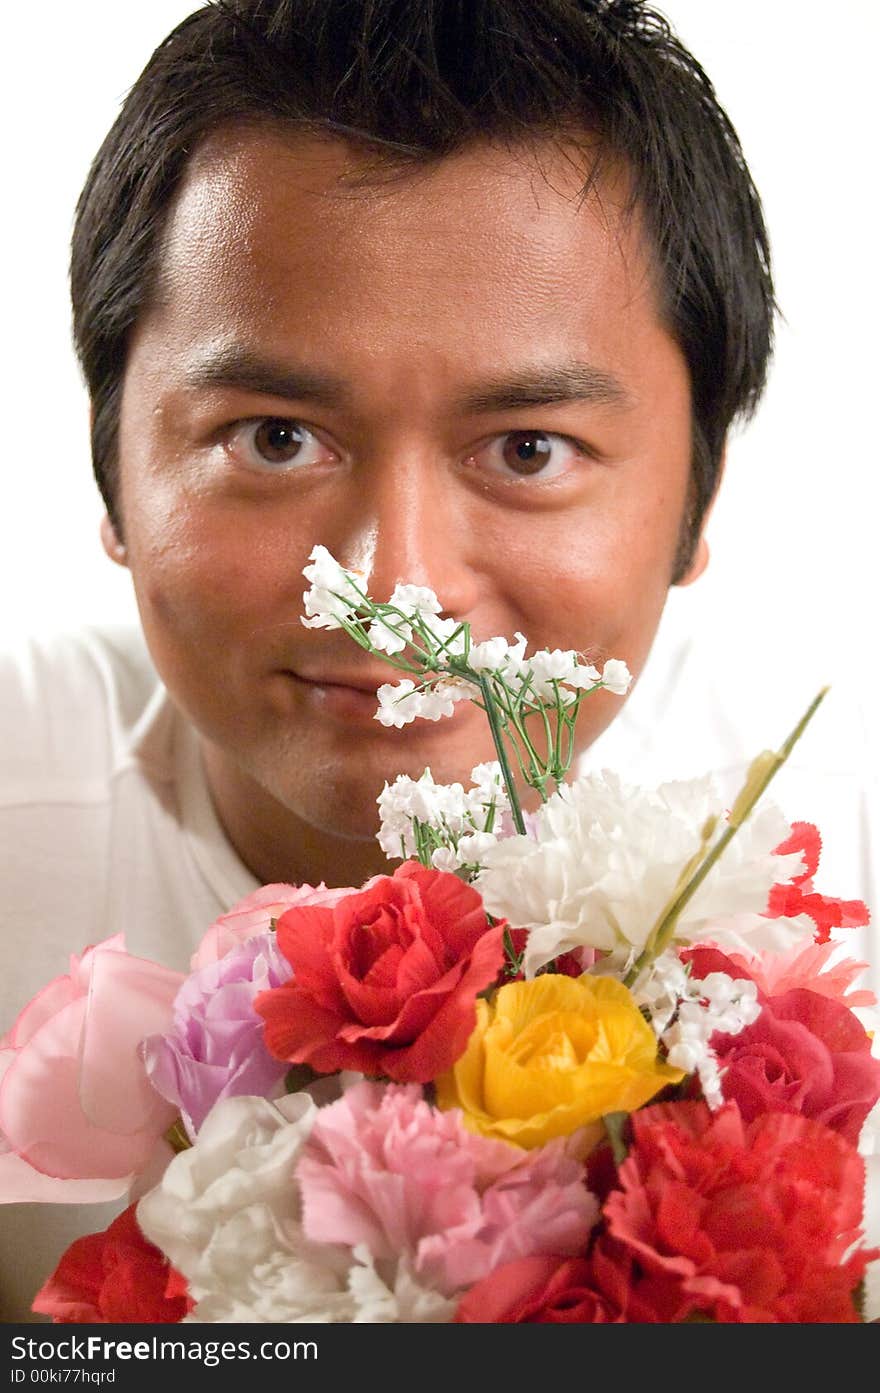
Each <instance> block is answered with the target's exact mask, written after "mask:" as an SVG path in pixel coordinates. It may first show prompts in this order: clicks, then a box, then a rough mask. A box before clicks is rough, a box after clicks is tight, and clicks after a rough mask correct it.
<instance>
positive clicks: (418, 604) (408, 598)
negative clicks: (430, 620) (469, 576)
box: [388, 584, 443, 618]
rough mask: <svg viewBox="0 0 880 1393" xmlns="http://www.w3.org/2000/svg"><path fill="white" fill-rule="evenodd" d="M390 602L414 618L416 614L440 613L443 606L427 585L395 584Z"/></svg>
mask: <svg viewBox="0 0 880 1393" xmlns="http://www.w3.org/2000/svg"><path fill="white" fill-rule="evenodd" d="M388 603H389V605H393V606H394V608H395V609H399V610H402V611H403V613H404V614H407V615H409V616H410V617H412V618H415V616H416V615H422V616H427V615H430V614H439V613H440V612H441V610H442V608H443V607H442V605H441V604H440V601H439V600H438V599H437V596H436V595H435V594H434V592H433V590H430V589H429V588H428V586H427V585H403V584H398V585H395V587H394V592H393V594H392V596H391V599H390V600H389V601H388Z"/></svg>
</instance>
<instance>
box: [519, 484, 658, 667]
mask: <svg viewBox="0 0 880 1393" xmlns="http://www.w3.org/2000/svg"><path fill="white" fill-rule="evenodd" d="M683 508H684V488H679V487H678V486H677V485H676V486H673V485H670V486H669V487H668V488H667V489H658V488H642V489H640V488H638V487H635V486H634V485H633V483H632V481H626V480H624V479H622V478H621V480H620V482H619V484H615V486H614V487H613V488H610V489H609V490H608V491H607V493H606V494H605V495H604V496H602V497H601V498H596V499H594V500H593V501H592V503H591V504H590V505H587V506H585V507H583V508H578V509H574V510H573V511H572V512H570V513H566V514H558V515H555V516H553V517H546V518H543V519H536V520H535V521H536V524H537V525H535V526H533V527H530V528H527V529H524V531H523V533H522V535H520V536H519V537H518V538H513V539H508V543H507V546H506V548H505V550H504V551H503V552H502V553H501V554H502V555H503V556H504V568H505V570H506V572H507V574H508V577H509V583H510V585H511V587H512V588H513V592H514V593H515V594H516V596H517V598H518V608H519V610H520V612H521V614H522V617H523V625H522V627H523V628H524V629H525V632H526V633H527V634H528V635H529V637H530V639H531V638H532V636H533V635H534V639H535V641H536V643H537V644H538V646H548V647H556V646H558V647H573V648H578V649H586V650H589V649H590V648H591V647H596V648H598V649H600V650H602V651H603V652H604V654H605V655H606V656H614V657H620V658H624V659H626V661H627V662H628V663H630V665H633V664H636V663H638V662H640V661H641V660H642V659H643V658H644V656H645V654H646V653H647V648H648V646H649V645H650V642H651V639H652V638H653V634H654V630H655V628H656V625H657V622H658V620H659V616H660V613H661V611H662V608H663V605H664V603H665V600H666V595H667V592H668V588H669V584H670V582H671V579H672V571H673V565H674V558H675V554H676V550H677V544H678V534H679V525H680V518H681V513H682V510H683ZM618 650H619V651H618Z"/></svg>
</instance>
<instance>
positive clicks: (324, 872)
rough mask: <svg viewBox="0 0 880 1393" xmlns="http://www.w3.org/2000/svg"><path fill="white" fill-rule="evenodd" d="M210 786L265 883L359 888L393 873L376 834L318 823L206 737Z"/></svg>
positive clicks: (231, 833)
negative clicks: (345, 832) (338, 829)
mask: <svg viewBox="0 0 880 1393" xmlns="http://www.w3.org/2000/svg"><path fill="white" fill-rule="evenodd" d="M202 753H203V760H204V767H205V774H206V778H207V782H208V789H209V791H210V794H211V799H212V802H213V804H214V809H215V811H216V813H217V817H218V819H219V821H220V824H221V826H222V828H223V830H224V832H225V833H226V836H227V837H228V839H229V841H230V842H231V844H232V846H233V848H234V849H235V851H236V853H237V854H238V856H239V857H240V859H241V860H242V861H243V862H244V864H245V865H246V866H247V868H248V870H249V871H250V872H251V873H252V875H254V876H256V878H257V880H259V882H260V884H261V885H273V884H279V883H283V884H288V885H320V884H321V883H322V882H323V884H325V885H326V886H328V887H330V888H335V887H338V886H352V887H355V888H357V887H358V886H360V885H362V884H363V882H364V881H365V880H367V879H368V878H369V877H370V876H373V875H391V874H392V872H393V870H394V867H395V865H397V864H398V863H397V862H394V861H389V860H388V858H387V857H386V856H385V853H384V852H383V851H382V848H381V847H380V846H379V844H378V842H377V841H376V840H375V837H374V836H364V837H350V836H342V835H339V834H338V833H334V832H329V831H325V830H323V829H321V828H316V827H314V826H313V825H311V824H310V823H309V822H306V821H305V820H304V819H303V818H301V817H298V816H297V815H296V813H294V812H292V811H291V810H290V809H289V808H288V807H286V806H285V805H284V804H282V803H280V802H279V801H278V800H277V799H276V798H274V797H273V796H272V795H271V794H270V793H269V792H268V791H267V790H266V789H265V788H264V787H263V786H262V785H261V784H260V783H258V782H257V780H256V779H253V778H252V777H251V776H250V775H249V774H247V773H246V772H244V771H243V770H242V769H240V768H239V767H238V766H232V765H230V764H229V763H228V762H227V761H226V760H225V759H224V757H223V756H222V755H221V754H220V752H219V751H218V750H217V748H216V746H214V745H211V744H210V743H209V742H207V741H205V742H203V745H202Z"/></svg>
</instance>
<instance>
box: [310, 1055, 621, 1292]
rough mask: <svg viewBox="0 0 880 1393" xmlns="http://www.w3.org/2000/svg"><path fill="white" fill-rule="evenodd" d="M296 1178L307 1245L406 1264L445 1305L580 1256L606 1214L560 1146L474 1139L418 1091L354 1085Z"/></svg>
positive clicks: (321, 1122)
mask: <svg viewBox="0 0 880 1393" xmlns="http://www.w3.org/2000/svg"><path fill="white" fill-rule="evenodd" d="M297 1178H298V1180H299V1183H300V1187H301V1191H302V1197H303V1228H304V1231H305V1233H306V1236H307V1237H308V1238H310V1239H313V1240H314V1241H315V1242H318V1243H335V1244H343V1245H345V1246H347V1247H350V1248H354V1247H355V1246H356V1245H357V1244H365V1245H366V1247H367V1249H368V1251H369V1252H370V1253H371V1254H372V1256H373V1257H374V1258H375V1259H377V1260H382V1259H386V1260H388V1259H391V1260H394V1259H402V1260H403V1261H404V1262H405V1263H406V1265H407V1266H408V1267H409V1269H410V1271H411V1272H412V1274H413V1275H414V1277H415V1278H416V1280H417V1281H418V1282H420V1283H421V1284H422V1285H424V1286H427V1287H429V1288H430V1289H431V1290H434V1291H438V1292H440V1293H441V1294H443V1295H444V1296H451V1295H453V1294H454V1293H456V1292H459V1291H461V1290H462V1289H463V1288H464V1287H467V1286H470V1285H472V1284H473V1283H474V1282H478V1281H480V1280H481V1278H483V1277H485V1276H487V1274H488V1273H489V1272H491V1271H492V1270H493V1269H494V1268H495V1267H497V1266H499V1264H501V1263H506V1262H509V1261H511V1260H512V1259H514V1258H519V1257H524V1256H528V1255H529V1254H532V1253H552V1254H557V1255H560V1256H569V1255H573V1254H577V1253H580V1252H582V1251H583V1249H584V1247H585V1244H586V1239H587V1235H588V1234H589V1232H590V1229H591V1228H592V1226H593V1224H594V1223H595V1221H596V1218H597V1215H598V1205H597V1202H596V1200H595V1198H594V1197H593V1196H592V1195H591V1194H590V1192H589V1191H588V1190H587V1188H586V1185H585V1183H584V1172H583V1168H582V1167H581V1166H580V1165H579V1164H578V1163H577V1162H576V1161H575V1160H573V1159H572V1158H571V1157H570V1156H569V1155H567V1154H566V1151H565V1145H564V1142H563V1141H562V1140H561V1139H560V1140H559V1141H555V1142H552V1143H550V1144H549V1145H548V1146H545V1147H541V1148H539V1149H536V1150H533V1151H522V1150H521V1149H520V1148H519V1147H515V1146H511V1145H509V1144H508V1143H507V1142H501V1141H491V1140H489V1139H488V1138H486V1137H480V1136H475V1135H474V1134H473V1133H471V1132H468V1131H467V1130H466V1129H465V1127H464V1125H463V1122H462V1119H461V1113H460V1112H458V1111H457V1110H455V1109H453V1110H450V1111H448V1112H440V1111H438V1110H437V1109H436V1108H433V1107H431V1106H430V1104H429V1103H427V1102H425V1100H424V1098H423V1096H422V1090H421V1088H419V1087H418V1086H417V1085H415V1084H405V1085H396V1084H390V1085H381V1084H375V1083H367V1082H364V1083H358V1084H355V1085H353V1086H352V1087H351V1088H349V1089H348V1090H347V1091H346V1093H345V1094H344V1095H343V1097H342V1098H340V1099H339V1101H338V1102H336V1103H332V1104H329V1105H328V1106H326V1107H324V1108H322V1109H321V1111H320V1113H319V1115H318V1118H317V1120H316V1122H315V1125H314V1127H313V1129H312V1132H311V1135H310V1137H309V1140H308V1141H307V1143H306V1145H305V1147H304V1150H303V1155H302V1159H301V1160H300V1163H299V1166H298V1168H297Z"/></svg>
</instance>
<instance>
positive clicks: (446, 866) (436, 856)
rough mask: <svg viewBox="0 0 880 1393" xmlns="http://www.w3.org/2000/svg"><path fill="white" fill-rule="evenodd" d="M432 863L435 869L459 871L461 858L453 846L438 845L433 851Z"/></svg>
mask: <svg viewBox="0 0 880 1393" xmlns="http://www.w3.org/2000/svg"><path fill="white" fill-rule="evenodd" d="M431 865H432V866H433V867H434V870H435V871H457V870H458V868H459V866H460V865H461V858H460V856H458V855H457V854H456V852H455V851H453V849H452V847H451V846H438V847H437V848H436V850H435V851H432V852H431Z"/></svg>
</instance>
